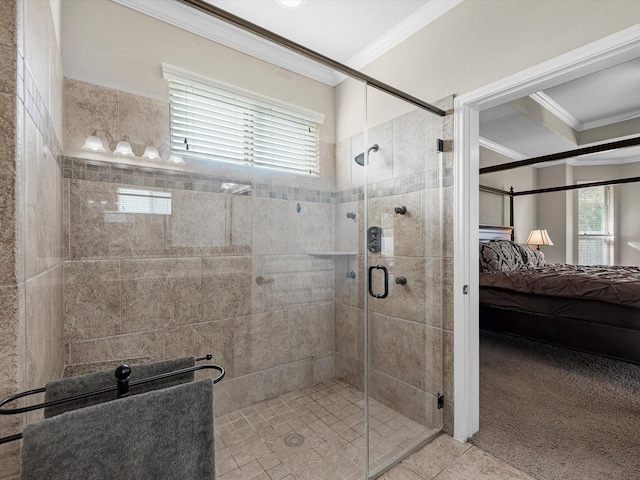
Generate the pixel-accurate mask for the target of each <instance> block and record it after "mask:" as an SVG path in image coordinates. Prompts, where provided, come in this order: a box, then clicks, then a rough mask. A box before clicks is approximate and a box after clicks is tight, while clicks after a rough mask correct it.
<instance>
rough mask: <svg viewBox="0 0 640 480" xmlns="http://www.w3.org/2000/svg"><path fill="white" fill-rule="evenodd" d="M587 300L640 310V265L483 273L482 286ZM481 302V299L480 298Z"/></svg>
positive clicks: (562, 267)
mask: <svg viewBox="0 0 640 480" xmlns="http://www.w3.org/2000/svg"><path fill="white" fill-rule="evenodd" d="M483 288H491V289H501V290H507V291H513V292H518V293H523V294H530V295H542V296H547V297H561V298H565V299H588V300H595V301H599V302H606V303H610V304H615V305H621V306H624V307H629V308H634V309H640V267H621V266H579V265H561V264H557V265H548V266H545V267H538V268H532V269H529V270H518V271H507V272H492V273H480V289H481V291H482V289H483ZM481 301H482V300H481Z"/></svg>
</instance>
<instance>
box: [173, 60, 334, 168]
mask: <svg viewBox="0 0 640 480" xmlns="http://www.w3.org/2000/svg"><path fill="white" fill-rule="evenodd" d="M163 72H164V78H166V79H167V80H169V103H170V117H171V153H172V154H175V155H179V156H183V157H185V158H194V159H198V160H205V161H215V162H223V163H227V164H235V165H243V166H249V167H259V168H268V169H271V170H279V171H283V172H288V173H297V174H301V175H307V176H312V177H318V176H319V174H320V138H319V127H320V124H321V123H322V122H323V121H324V115H322V114H319V113H316V112H312V111H310V110H307V109H304V108H301V107H297V106H295V105H291V104H287V103H284V102H281V101H279V100H275V99H272V98H268V97H265V96H262V95H259V94H256V93H253V92H249V91H246V90H242V89H239V88H237V87H233V86H230V85H227V84H223V83H220V82H217V81H214V80H211V79H208V78H206V77H202V76H200V75H197V74H194V73H191V72H187V71H185V70H182V69H179V68H176V67H172V66H169V65H163Z"/></svg>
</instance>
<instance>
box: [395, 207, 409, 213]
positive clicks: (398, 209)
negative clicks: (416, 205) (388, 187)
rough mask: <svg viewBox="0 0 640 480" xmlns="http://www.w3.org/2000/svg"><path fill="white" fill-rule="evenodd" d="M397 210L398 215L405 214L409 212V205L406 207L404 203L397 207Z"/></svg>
mask: <svg viewBox="0 0 640 480" xmlns="http://www.w3.org/2000/svg"><path fill="white" fill-rule="evenodd" d="M395 212H396V213H397V214H398V215H404V214H405V213H407V207H405V206H404V205H402V206H401V207H396V208H395Z"/></svg>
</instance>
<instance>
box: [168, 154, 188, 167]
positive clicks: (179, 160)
mask: <svg viewBox="0 0 640 480" xmlns="http://www.w3.org/2000/svg"><path fill="white" fill-rule="evenodd" d="M167 161H168V162H171V163H175V164H176V165H184V164H185V163H186V162H185V161H184V158H182V157H181V156H179V155H171V156H170V157H169V160H167Z"/></svg>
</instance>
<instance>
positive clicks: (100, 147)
mask: <svg viewBox="0 0 640 480" xmlns="http://www.w3.org/2000/svg"><path fill="white" fill-rule="evenodd" d="M82 150H89V151H90V152H101V153H104V152H106V150H105V148H104V144H103V143H102V140H100V137H98V136H96V135H89V136H88V137H87V139H86V140H85V141H84V145H82Z"/></svg>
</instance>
